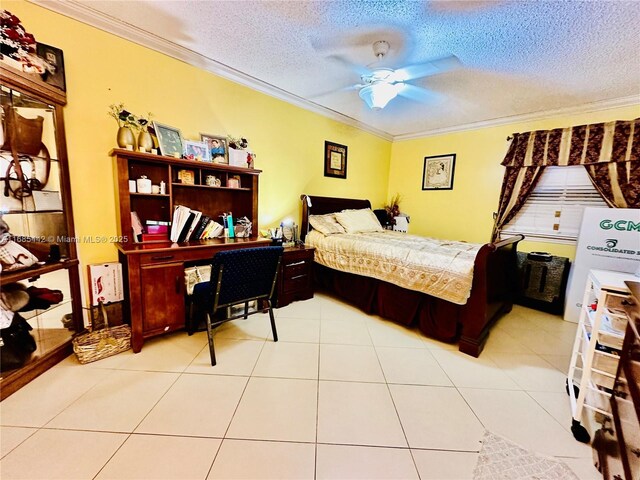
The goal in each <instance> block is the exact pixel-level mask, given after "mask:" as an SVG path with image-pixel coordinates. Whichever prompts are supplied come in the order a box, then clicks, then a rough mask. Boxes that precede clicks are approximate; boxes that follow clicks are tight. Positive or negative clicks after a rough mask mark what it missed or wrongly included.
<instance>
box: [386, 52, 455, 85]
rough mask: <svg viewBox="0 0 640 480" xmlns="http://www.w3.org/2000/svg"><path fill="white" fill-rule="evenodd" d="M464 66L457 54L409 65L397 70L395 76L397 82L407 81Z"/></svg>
mask: <svg viewBox="0 0 640 480" xmlns="http://www.w3.org/2000/svg"><path fill="white" fill-rule="evenodd" d="M461 67H462V62H461V61H460V59H459V58H458V57H456V56H455V55H449V56H448V57H442V58H437V59H435V60H430V61H428V62H424V63H417V64H415V65H407V66H406V67H403V68H399V69H397V70H396V72H395V74H394V76H393V78H394V80H395V81H396V82H407V81H409V80H415V79H416V78H421V77H428V76H430V75H436V74H438V73H444V72H448V71H451V70H455V69H457V68H461Z"/></svg>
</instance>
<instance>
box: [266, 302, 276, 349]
mask: <svg viewBox="0 0 640 480" xmlns="http://www.w3.org/2000/svg"><path fill="white" fill-rule="evenodd" d="M267 305H269V318H270V319H271V331H272V332H273V341H274V342H277V341H278V331H277V330H276V319H275V318H274V316H273V307H272V306H271V300H267Z"/></svg>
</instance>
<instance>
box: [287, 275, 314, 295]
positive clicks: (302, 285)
mask: <svg viewBox="0 0 640 480" xmlns="http://www.w3.org/2000/svg"><path fill="white" fill-rule="evenodd" d="M310 281H311V277H310V276H309V275H308V274H303V275H296V276H293V277H291V278H289V279H287V280H286V281H285V282H284V292H285V293H289V292H297V291H298V290H304V289H307V288H309V282H310Z"/></svg>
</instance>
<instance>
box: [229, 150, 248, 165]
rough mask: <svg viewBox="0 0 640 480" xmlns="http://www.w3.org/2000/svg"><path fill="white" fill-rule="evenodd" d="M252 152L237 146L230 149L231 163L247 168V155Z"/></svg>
mask: <svg viewBox="0 0 640 480" xmlns="http://www.w3.org/2000/svg"><path fill="white" fill-rule="evenodd" d="M249 153H251V152H249V151H247V150H236V149H235V148H230V149H229V165H230V166H232V167H244V168H247V166H248V165H247V155H248V154H249Z"/></svg>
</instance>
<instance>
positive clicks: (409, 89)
mask: <svg viewBox="0 0 640 480" xmlns="http://www.w3.org/2000/svg"><path fill="white" fill-rule="evenodd" d="M398 85H401V86H400V87H399V89H398V95H400V96H401V97H405V98H408V99H410V100H415V101H416V102H420V103H437V102H438V101H439V100H440V99H441V97H442V95H440V94H438V93H435V92H432V91H430V90H427V89H425V88H422V87H417V86H415V85H411V84H410V83H403V84H398Z"/></svg>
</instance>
